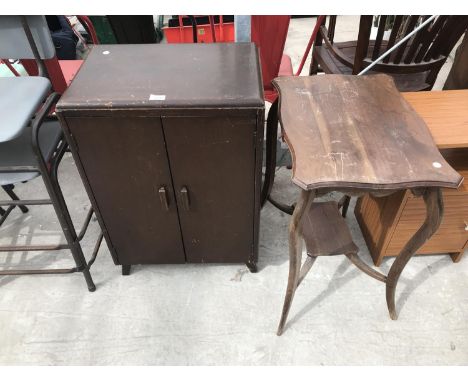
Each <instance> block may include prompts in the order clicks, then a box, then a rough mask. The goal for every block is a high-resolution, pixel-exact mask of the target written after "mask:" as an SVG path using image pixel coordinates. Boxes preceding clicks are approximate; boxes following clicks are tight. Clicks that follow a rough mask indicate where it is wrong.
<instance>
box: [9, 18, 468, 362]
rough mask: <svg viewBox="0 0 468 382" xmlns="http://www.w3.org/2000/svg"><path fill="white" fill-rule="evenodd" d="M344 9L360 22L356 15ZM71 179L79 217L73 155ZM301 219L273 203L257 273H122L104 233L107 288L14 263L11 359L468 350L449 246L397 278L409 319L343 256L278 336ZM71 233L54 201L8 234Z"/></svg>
mask: <svg viewBox="0 0 468 382" xmlns="http://www.w3.org/2000/svg"><path fill="white" fill-rule="evenodd" d="M339 21H340V22H341V21H343V23H342V24H341V25H344V26H345V27H346V26H349V31H348V32H350V31H351V32H353V31H354V33H356V29H352V28H351V24H352V23H353V22H355V21H356V18H355V17H349V18H346V17H340V20H339ZM340 22H339V23H337V27H340ZM312 25H313V22H311V20H307V19H300V20H293V21H292V22H291V27H290V32H289V36H288V42H287V45H286V51H287V52H288V53H289V54H291V55H292V58H293V60H294V61H293V63H294V64H295V67H297V63H298V60H299V59H300V56H301V54H302V51H303V49H304V47H305V45H306V42H307V38H308V35H309V33H310V30H311V28H312ZM355 25H357V24H355ZM338 31H341V29H338ZM344 32H347V31H344ZM337 35H338V32H337ZM306 72H307V70H306V71H305V73H306ZM442 84H443V81H442ZM60 180H61V183H62V185H63V188H64V193H65V196H66V199H67V201H68V203H69V206H70V210H71V213H72V216H73V219H74V221H75V223H76V226H77V227H79V226H80V224H81V223H82V222H83V220H84V218H85V216H86V211H87V209H88V206H89V202H88V199H87V196H86V194H85V191H84V188H83V186H82V183H81V180H80V178H79V175H78V172H77V170H76V168H75V165H74V162H73V159H72V158H71V156H70V155H67V156H66V158H65V159H64V161H63V163H62V166H61V169H60ZM17 192H18V194H19V195H20V196H21V197H22V198H28V197H41V196H45V191H44V187H42V183H41V181H40V179H36V180H34V181H32V182H29V183H27V184H23V185H20V186H18V187H17ZM117 192H118V191H117ZM297 192H298V190H297V188H296V187H295V186H293V185H292V183H291V182H290V171H288V170H286V169H284V168H282V169H280V170H279V171H278V172H277V180H276V182H275V187H274V191H273V193H274V195H276V196H277V197H278V198H279V199H281V200H283V201H288V200H293V199H294V198H295V196H296V195H297ZM335 197H338V195H336V196H335ZM352 210H353V206H351V209H350V211H352ZM347 220H348V223H349V225H350V227H351V229H352V234H353V236H354V239H355V240H356V242H357V244H358V245H359V247H360V248H361V249H362V251H361V256H362V257H363V259H364V260H365V261H366V262H367V263H369V264H371V259H370V256H369V253H368V251H367V249H366V246H365V243H364V241H363V239H362V236H361V234H360V232H359V229H358V226H357V223H356V221H355V219H354V216H353V214H352V213H350V214H349V216H348V218H347ZM288 221H289V217H288V216H287V215H284V214H283V213H281V212H279V211H278V210H276V209H275V208H273V207H272V206H271V205H269V204H267V205H266V206H265V207H264V209H263V210H262V215H261V233H260V258H259V267H260V272H259V273H257V274H251V273H249V272H248V271H247V268H246V267H245V266H244V265H241V264H237V265H164V266H137V267H134V270H133V272H132V275H131V276H129V277H122V276H121V275H120V268H119V267H116V266H114V265H113V262H112V260H111V257H110V254H109V251H108V249H107V247H106V246H105V245H103V247H102V248H101V250H100V252H99V257H98V259H97V261H96V263H95V264H94V266H93V268H92V275H93V277H94V280H95V282H96V285H97V291H96V292H95V293H89V292H88V291H87V289H86V285H85V282H84V280H83V278H82V276H81V275H80V274H74V275H65V276H24V277H2V278H0V327H1V328H2V330H1V331H0V364H2V365H462V364H465V365H466V364H467V363H468V295H467V293H466V291H467V290H468V260H467V259H466V258H464V259H462V261H461V262H460V263H458V264H453V263H452V262H451V260H450V258H449V257H448V256H447V255H436V256H419V257H416V258H414V259H413V260H412V261H411V262H410V263H409V264H408V266H407V268H406V269H405V272H404V273H403V275H402V277H401V281H400V284H399V288H398V290H397V310H398V311H399V312H400V316H399V319H398V321H391V320H390V319H389V317H388V313H387V308H386V304H385V288H384V285H383V284H381V283H379V282H378V281H376V280H374V279H371V278H369V277H367V276H366V275H364V274H362V273H361V272H360V271H358V270H357V269H356V268H355V267H354V266H352V265H351V264H350V263H349V262H348V260H347V259H346V258H344V257H343V256H337V257H331V258H321V259H319V260H318V261H317V263H316V264H315V265H314V268H313V269H312V271H311V272H310V274H309V275H308V277H307V278H306V279H305V281H304V283H303V284H302V285H301V287H300V289H299V290H298V292H297V295H296V297H295V300H294V303H293V306H292V310H291V313H290V321H289V325H288V326H287V329H286V331H285V333H284V334H283V336H282V337H277V336H276V335H275V331H276V326H277V324H278V320H279V316H280V310H281V306H282V303H283V298H284V292H285V288H286V280H287V273H288V251H287V225H288ZM97 234H98V227H97V222H95V221H94V222H93V223H92V225H91V227H90V230H89V234H88V236H87V237H86V239H85V240H84V242H83V248H84V251H85V253H86V254H87V256H89V255H90V253H91V251H92V248H93V246H94V240H95V238H96V236H97ZM60 238H61V235H60V230H59V228H58V223H57V219H56V217H55V215H54V214H53V212H52V211H51V209H50V207H32V208H31V212H30V213H29V214H27V215H22V214H20V213H19V212H18V211H15V212H14V213H13V214H12V216H11V217H10V218H9V219H8V221H7V223H6V224H5V226H4V227H2V229H1V230H0V244H7V243H10V244H19V243H31V242H32V243H43V242H46V241H49V242H50V241H51V240H52V241H53V242H59V241H60V240H61V239H60ZM392 261H393V260H392V259H388V260H385V261H384V262H383V264H382V266H381V270H382V271H384V272H386V271H388V269H389V267H390V266H391V264H392ZM71 264H72V262H71V257H70V255H69V254H68V253H67V252H66V251H63V252H60V253H58V254H50V253H42V254H40V253H38V254H26V253H15V254H10V253H8V254H3V255H2V259H1V261H0V266H1V267H2V268H3V269H4V268H9V267H14V266H23V267H47V266H51V267H64V266H68V265H71Z"/></svg>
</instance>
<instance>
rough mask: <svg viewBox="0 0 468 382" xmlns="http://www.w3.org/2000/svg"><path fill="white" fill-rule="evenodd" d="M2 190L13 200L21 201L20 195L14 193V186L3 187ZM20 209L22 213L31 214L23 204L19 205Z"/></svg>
mask: <svg viewBox="0 0 468 382" xmlns="http://www.w3.org/2000/svg"><path fill="white" fill-rule="evenodd" d="M2 188H3V191H5V192H6V193H7V194H8V196H9V197H10V198H11V199H12V200H20V198H18V195H16V193H15V192H14V191H13V189H14V188H15V187H14V186H13V185H12V184H10V185H7V186H2ZM18 207H19V209H20V210H21V212H23V214H25V213H27V212H29V209H28V208H27V207H26V206H23V205H22V204H20V205H18Z"/></svg>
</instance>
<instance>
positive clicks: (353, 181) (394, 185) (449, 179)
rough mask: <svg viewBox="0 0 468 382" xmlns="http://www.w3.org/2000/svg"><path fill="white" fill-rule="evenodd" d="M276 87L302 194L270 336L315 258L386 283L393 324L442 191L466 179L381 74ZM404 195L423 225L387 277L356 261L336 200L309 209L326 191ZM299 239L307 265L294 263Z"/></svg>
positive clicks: (438, 212)
mask: <svg viewBox="0 0 468 382" xmlns="http://www.w3.org/2000/svg"><path fill="white" fill-rule="evenodd" d="M273 84H274V86H275V87H276V88H277V90H278V92H279V94H280V97H279V106H278V107H279V119H280V123H281V126H282V128H283V130H284V134H285V139H286V141H287V143H288V145H289V148H290V150H291V153H292V158H293V176H292V181H293V182H294V183H295V184H296V185H297V186H299V187H300V188H301V189H302V192H301V195H300V198H299V200H298V202H297V204H296V207H295V208H294V213H293V215H292V218H291V222H290V226H289V278H288V286H287V290H286V297H285V301H284V306H283V311H282V316H281V320H280V323H279V327H278V332H277V334H278V335H281V334H282V332H283V329H284V325H285V323H286V319H287V316H288V313H289V309H290V307H291V303H292V300H293V298H294V294H295V291H296V289H297V287H298V286H299V284H300V283H301V281H302V280H303V279H304V277H305V276H306V274H307V273H308V271H309V270H310V268H311V267H312V265H313V263H314V261H315V260H316V258H317V257H318V256H330V255H339V254H344V255H346V256H347V257H348V258H349V259H350V260H351V262H352V263H353V264H355V265H356V266H357V267H358V268H359V269H360V270H362V271H363V272H365V273H366V274H368V275H369V276H371V277H373V278H375V279H377V280H380V281H382V282H384V283H385V285H386V299H387V307H388V310H389V313H390V317H391V318H392V319H396V318H397V313H396V310H395V290H396V286H397V283H398V279H399V277H400V274H401V273H402V271H403V269H404V268H405V266H406V264H407V263H408V261H409V260H410V259H411V257H412V256H413V254H414V253H415V252H416V251H417V249H418V248H419V247H420V246H421V245H423V244H424V243H425V242H426V240H428V239H429V238H430V237H431V236H432V234H433V233H434V232H435V231H436V230H437V228H438V226H439V224H440V221H441V219H442V215H443V200H442V197H441V190H440V188H441V187H448V188H457V187H458V186H459V185H460V184H461V182H462V181H463V178H462V177H461V176H460V175H459V174H458V173H457V172H456V171H455V170H454V169H453V168H451V167H450V165H449V164H448V163H447V162H446V161H445V160H444V158H443V157H442V155H441V154H440V153H439V150H438V149H437V147H436V146H435V144H434V141H433V139H432V136H431V134H430V132H429V130H428V129H427V126H426V125H425V123H424V121H423V120H422V119H421V117H419V115H418V114H417V113H416V112H415V111H414V110H413V109H412V107H411V106H410V105H409V104H408V103H407V101H406V100H405V99H404V98H403V97H402V96H401V95H400V93H399V92H398V90H397V88H396V87H395V84H394V82H393V80H392V79H391V77H389V76H387V75H384V74H378V75H371V76H363V77H357V76H344V75H326V76H313V77H281V78H277V79H275V80H274V81H273ZM403 189H409V190H411V192H413V193H414V194H415V195H416V196H421V197H423V199H424V202H425V206H426V219H425V221H424V223H423V224H422V225H421V227H420V228H419V229H418V230H417V232H415V233H414V235H413V236H412V237H411V238H410V240H409V241H408V242H407V244H406V245H405V246H404V247H403V249H402V250H401V252H400V254H399V256H398V257H397V258H396V260H395V261H394V263H393V264H392V267H391V268H390V271H389V273H388V275H383V274H381V273H380V272H378V271H376V270H374V269H373V268H371V267H369V266H368V265H367V264H365V263H364V262H363V261H362V260H360V259H359V257H358V256H357V253H358V247H357V246H356V244H354V242H353V240H352V238H351V234H350V232H349V229H348V227H347V225H346V222H345V220H344V219H343V218H342V216H341V214H340V212H339V207H340V206H339V205H338V203H335V202H326V203H318V202H315V203H314V198H315V197H316V196H320V195H324V194H327V193H329V192H331V191H340V192H343V193H345V194H347V195H352V196H359V195H364V194H371V195H374V196H377V197H379V196H386V195H389V194H392V193H394V192H396V191H398V190H403ZM303 240H304V242H305V244H306V249H307V260H306V261H305V263H304V264H303V265H302V266H301V262H302V241H303Z"/></svg>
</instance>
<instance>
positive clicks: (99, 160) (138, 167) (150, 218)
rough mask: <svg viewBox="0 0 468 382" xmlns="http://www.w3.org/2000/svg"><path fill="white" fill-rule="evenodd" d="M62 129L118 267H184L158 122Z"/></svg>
mask: <svg viewBox="0 0 468 382" xmlns="http://www.w3.org/2000/svg"><path fill="white" fill-rule="evenodd" d="M66 124H67V126H68V130H69V133H71V135H72V140H73V141H74V142H73V144H72V146H76V147H73V148H72V150H73V151H74V154H75V158H76V159H77V160H78V161H79V162H80V163H78V166H80V167H81V175H82V177H84V178H86V179H83V181H84V182H85V183H87V184H88V187H87V189H88V191H89V192H91V193H92V196H91V195H90V199H91V200H93V201H94V202H95V204H96V206H95V208H97V209H98V210H99V213H100V215H101V220H102V221H103V224H104V225H105V229H106V230H107V232H108V237H109V239H110V241H111V245H112V246H113V247H114V250H115V253H116V255H117V257H118V261H119V263H120V264H122V265H133V264H164V263H166V264H169V263H171V264H172V263H183V262H185V255H184V249H183V244H182V238H181V233H180V227H179V220H178V215H177V207H176V201H175V196H174V190H173V186H172V179H171V173H170V169H169V163H168V159H167V153H166V145H165V142H164V135H163V131H162V125H161V119H160V118H159V117H111V118H107V117H73V118H70V117H68V118H66Z"/></svg>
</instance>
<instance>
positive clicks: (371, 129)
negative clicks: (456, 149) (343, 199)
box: [273, 74, 463, 191]
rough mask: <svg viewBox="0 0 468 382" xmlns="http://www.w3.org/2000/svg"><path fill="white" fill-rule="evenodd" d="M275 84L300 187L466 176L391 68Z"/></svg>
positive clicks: (385, 186)
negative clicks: (405, 95) (451, 160)
mask: <svg viewBox="0 0 468 382" xmlns="http://www.w3.org/2000/svg"><path fill="white" fill-rule="evenodd" d="M273 84H274V86H275V87H276V88H277V90H278V92H279V94H280V105H279V119H280V122H281V126H282V128H283V130H284V132H285V136H286V141H287V142H288V145H289V148H290V150H291V153H292V157H293V179H292V180H293V182H294V183H295V184H297V185H298V186H299V187H301V188H303V189H305V190H312V189H318V188H330V189H353V188H355V189H361V190H363V189H364V190H376V191H377V190H397V189H406V188H419V187H449V188H456V187H458V186H459V185H460V184H461V182H462V181H463V178H462V177H461V176H460V175H459V174H458V173H457V172H456V171H455V170H454V169H453V168H452V167H451V166H450V165H449V164H448V163H447V162H446V161H445V159H444V158H443V157H442V155H441V154H440V153H439V150H438V149H437V147H436V145H435V143H434V140H433V138H432V136H431V133H430V132H429V130H428V128H427V126H426V124H425V122H424V121H423V119H422V118H421V117H420V116H419V115H418V114H417V113H416V112H415V110H414V109H413V108H412V107H411V105H410V104H409V103H408V102H407V101H406V100H405V99H404V98H403V97H402V96H401V94H400V93H399V92H398V90H397V88H396V87H395V84H394V82H393V80H392V78H391V77H390V76H387V75H385V74H377V75H369V76H346V75H331V74H327V75H323V76H322V75H319V76H309V77H305V76H304V77H279V78H276V79H275V80H274V81H273Z"/></svg>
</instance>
